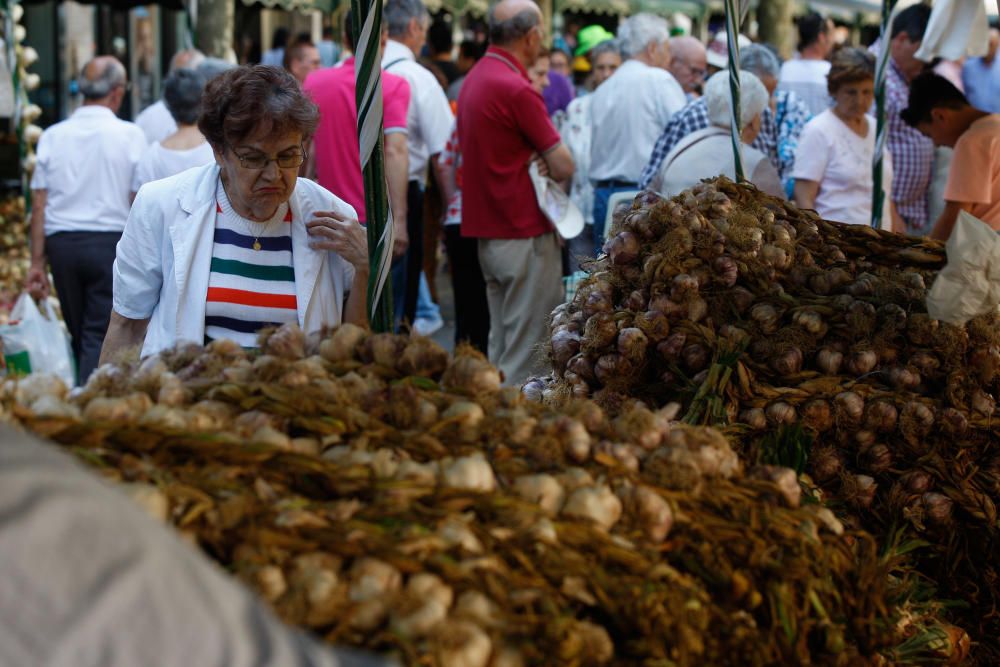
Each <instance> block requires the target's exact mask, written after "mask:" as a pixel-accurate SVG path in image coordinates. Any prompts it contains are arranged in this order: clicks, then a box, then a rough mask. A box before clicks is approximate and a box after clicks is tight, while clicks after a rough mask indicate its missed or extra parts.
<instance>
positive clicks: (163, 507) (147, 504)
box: [118, 482, 170, 523]
mask: <svg viewBox="0 0 1000 667" xmlns="http://www.w3.org/2000/svg"><path fill="white" fill-rule="evenodd" d="M118 488H120V489H121V490H122V491H123V492H124V493H125V495H127V496H128V497H129V498H130V499H131V500H132V502H134V503H135V504H136V505H138V506H139V507H140V508H142V510H143V511H144V512H145V513H146V514H147V515H149V516H151V517H152V518H154V519H156V520H157V521H159V522H161V523H166V522H167V519H168V518H169V515H170V503H169V502H168V501H167V496H166V495H164V493H163V492H162V491H160V489H159V488H157V487H155V486H153V485H152V484H143V483H140V482H136V483H132V484H119V485H118Z"/></svg>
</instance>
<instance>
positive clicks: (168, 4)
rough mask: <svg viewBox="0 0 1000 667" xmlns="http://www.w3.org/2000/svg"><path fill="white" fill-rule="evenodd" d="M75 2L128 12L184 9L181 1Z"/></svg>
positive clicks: (32, 0) (29, 1)
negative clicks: (154, 7)
mask: <svg viewBox="0 0 1000 667" xmlns="http://www.w3.org/2000/svg"><path fill="white" fill-rule="evenodd" d="M76 1H77V2H79V3H81V4H84V5H102V6H104V7H110V8H111V9H116V10H121V11H128V10H129V9H134V8H136V7H142V6H143V5H159V6H160V7H163V8H165V9H174V10H178V11H179V10H182V9H184V2H183V0H76ZM43 2H47V0H21V3H22V4H25V5H37V4H41V3H43Z"/></svg>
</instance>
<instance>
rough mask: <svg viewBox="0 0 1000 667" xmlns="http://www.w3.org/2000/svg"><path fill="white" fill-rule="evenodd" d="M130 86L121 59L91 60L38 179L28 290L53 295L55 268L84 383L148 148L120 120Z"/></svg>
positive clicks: (53, 131)
mask: <svg viewBox="0 0 1000 667" xmlns="http://www.w3.org/2000/svg"><path fill="white" fill-rule="evenodd" d="M127 85H128V84H127V80H126V73H125V67H124V66H123V65H122V64H121V63H120V62H118V60H117V59H115V58H114V57H113V56H99V57H97V58H94V59H93V60H91V61H90V62H89V63H87V64H86V65H85V66H84V68H83V71H82V72H81V73H80V92H81V93H83V100H84V101H83V106H81V107H80V108H79V109H77V110H76V111H74V112H73V115H72V116H70V117H69V118H67V119H66V120H64V121H62V122H61V123H56V124H55V125H53V126H52V127H50V128H49V129H47V130H46V131H45V132H43V133H42V138H41V139H40V140H39V142H38V164H37V166H36V167H35V173H34V174H33V175H32V178H31V207H32V208H31V267H30V268H29V269H28V276H27V281H26V282H27V289H28V291H30V292H31V293H32V295H33V296H35V297H36V298H38V297H45V296H48V294H49V279H48V266H51V268H52V278H53V281H54V282H55V287H56V293H57V294H58V295H59V303H60V305H61V307H62V314H63V318H64V319H65V320H66V326H67V328H68V329H69V333H70V336H71V337H72V347H73V354H74V356H75V357H76V363H77V370H78V373H79V376H80V381H81V382H85V381H86V379H87V377H88V376H89V375H90V372H91V371H92V370H94V368H96V367H97V361H98V359H99V358H100V354H101V345H102V344H103V343H104V334H105V332H106V331H107V329H108V320H109V319H110V317H111V296H112V294H111V288H112V270H111V269H112V265H113V264H114V261H115V247H116V246H117V244H118V240H119V239H120V238H121V235H122V230H123V229H124V228H125V221H126V219H128V213H129V209H130V207H131V201H130V196H131V193H132V179H133V176H134V173H135V168H136V166H137V165H138V163H139V160H140V158H141V157H142V154H143V153H144V152H145V150H146V138H145V137H144V136H143V134H142V130H140V129H139V128H138V127H137V126H136V125H135V124H134V123H129V122H126V121H123V120H121V119H119V118H118V117H117V116H116V115H115V114H116V113H117V112H118V110H119V109H120V108H121V104H122V100H123V99H124V97H125V90H126V87H127Z"/></svg>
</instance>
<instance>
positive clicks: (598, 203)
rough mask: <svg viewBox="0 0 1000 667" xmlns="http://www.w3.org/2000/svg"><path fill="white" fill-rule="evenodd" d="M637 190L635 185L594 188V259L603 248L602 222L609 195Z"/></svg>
mask: <svg viewBox="0 0 1000 667" xmlns="http://www.w3.org/2000/svg"><path fill="white" fill-rule="evenodd" d="M638 189H639V186H637V185H625V186H617V187H611V188H594V257H597V256H598V255H600V254H601V248H602V247H604V221H605V219H606V218H607V217H608V200H609V199H611V195H613V194H615V193H616V192H629V191H632V190H638Z"/></svg>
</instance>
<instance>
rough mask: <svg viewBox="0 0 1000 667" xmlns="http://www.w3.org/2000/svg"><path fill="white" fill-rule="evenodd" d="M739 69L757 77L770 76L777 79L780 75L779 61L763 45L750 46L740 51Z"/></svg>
mask: <svg viewBox="0 0 1000 667" xmlns="http://www.w3.org/2000/svg"><path fill="white" fill-rule="evenodd" d="M740 69H745V70H747V71H748V72H751V73H753V74H756V75H757V76H758V77H765V76H770V77H773V78H775V79H777V78H778V75H779V74H781V61H780V60H778V56H776V55H774V52H773V51H771V49H769V48H767V47H766V46H764V45H763V44H751V45H750V46H744V47H743V48H741V49H740Z"/></svg>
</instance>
